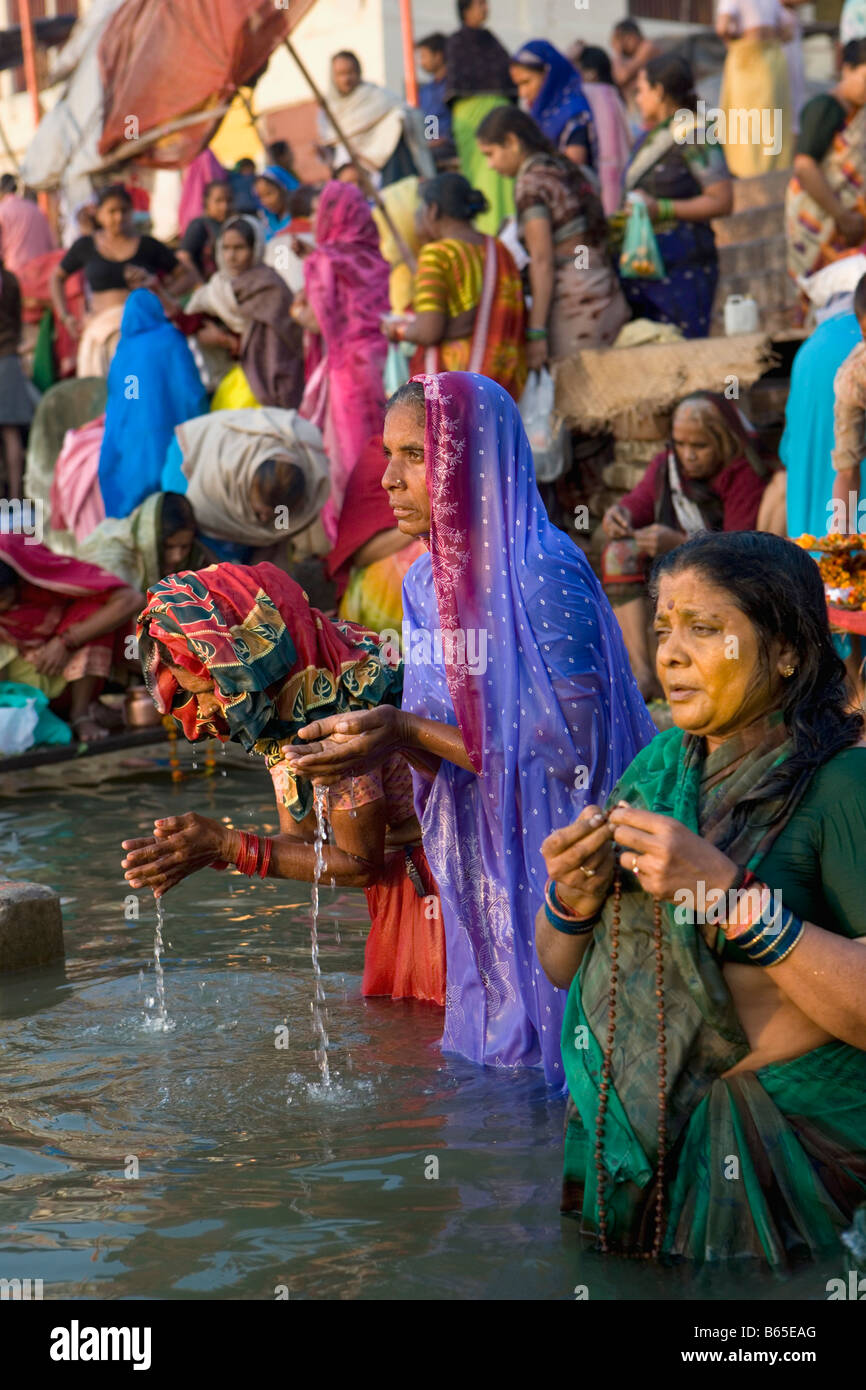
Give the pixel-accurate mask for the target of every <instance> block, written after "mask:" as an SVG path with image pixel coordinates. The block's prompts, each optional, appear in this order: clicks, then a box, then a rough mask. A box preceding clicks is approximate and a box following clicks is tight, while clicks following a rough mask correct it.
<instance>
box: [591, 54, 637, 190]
mask: <svg viewBox="0 0 866 1390" xmlns="http://www.w3.org/2000/svg"><path fill="white" fill-rule="evenodd" d="M577 66H578V69H579V71H580V75H581V77H582V78H583V94H584V96H585V97H586V99H587V101H588V102H589V109H590V111H591V112H592V123H593V125H594V126H595V134H596V139H597V140H598V169H597V173H598V178H599V183H600V185H601V202H602V206H603V208H604V210H605V212H606V213H607V215H608V217H610V216H611V214H612V213H614V212H616V210H617V208H618V207H619V206H620V205H621V203H622V181H623V176H624V174H625V170H626V165H627V164H628V161H629V155H630V154H631V147H632V143H633V142H632V138H631V133H630V131H629V128H628V113H627V111H626V107H625V102H624V101H623V99H622V97H621V96H620V94H619V90H618V89H617V87H616V86H615V85H614V81H613V72H612V70H611V66H610V58H609V57H608V56H607V54H606V53H605V51H604V49H603V48H584V49H583V51H582V53H581V55H580V58H579V59H578V64H577Z"/></svg>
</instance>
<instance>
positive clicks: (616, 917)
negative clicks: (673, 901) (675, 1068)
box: [595, 865, 667, 1260]
mask: <svg viewBox="0 0 866 1390" xmlns="http://www.w3.org/2000/svg"><path fill="white" fill-rule="evenodd" d="M621 906H622V879H621V874H620V868H619V865H617V868H616V872H615V874H614V880H613V913H612V917H611V929H610V990H609V992H608V1013H607V1040H606V1042H605V1045H604V1061H603V1064H602V1069H601V1084H600V1086H599V1089H598V1113H597V1115H596V1121H595V1172H596V1184H597V1197H596V1202H597V1206H598V1236H599V1244H600V1247H601V1252H602V1254H603V1255H607V1254H610V1246H609V1244H608V1238H607V1199H606V1197H605V1181H606V1176H607V1175H606V1172H605V1167H604V1122H605V1118H606V1116H607V1098H608V1092H609V1090H610V1078H611V1070H612V1058H613V1040H614V1035H615V1033H616V991H617V983H618V980H617V976H618V972H619V928H620V911H621ZM653 946H654V949H655V963H656V971H655V982H656V1019H657V1021H658V1029H657V1045H658V1062H659V1065H658V1083H659V1084H658V1106H659V1118H658V1165H657V1168H656V1183H657V1187H656V1203H655V1207H656V1210H655V1237H654V1239H653V1246H652V1250H647V1251H641V1252H639V1253H637V1254H636V1255H635V1256H634V1258H635V1259H646V1260H657V1259H658V1257H659V1255H660V1254H661V1248H662V1241H663V1240H664V1229H665V1228H664V1178H665V1148H666V1145H667V1107H666V1101H665V1079H666V1076H667V1065H666V1056H667V1050H666V1044H665V994H664V956H663V953H662V905H661V902H660V900H659V899H658V898H656V899H654V901H653Z"/></svg>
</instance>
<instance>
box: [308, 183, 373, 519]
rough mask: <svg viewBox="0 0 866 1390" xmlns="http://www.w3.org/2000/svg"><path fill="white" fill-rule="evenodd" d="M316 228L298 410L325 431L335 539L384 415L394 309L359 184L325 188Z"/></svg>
mask: <svg viewBox="0 0 866 1390" xmlns="http://www.w3.org/2000/svg"><path fill="white" fill-rule="evenodd" d="M314 232H315V238H316V245H315V250H313V251H311V252H310V254H309V255H308V256H307V258H306V260H305V261H304V293H303V294H300V295H296V296H295V299H294V302H293V304H292V317H293V318H295V319H296V320H297V321H298V323H301V324H303V326H304V328H305V329H307V331H308V335H309V340H310V341H309V342H308V344H307V385H306V390H305V391H304V399H303V401H302V402H301V414H302V415H303V416H304V417H305V418H306V419H308V420H312V422H313V424H315V425H318V427H319V429H320V430H321V431H322V437H323V440H324V444H325V452H326V453H327V455H328V458H329V459H330V461H331V496H330V499H329V501H328V503H327V505H326V507H325V508H324V510H323V512H322V522H323V525H324V527H325V531H326V532H327V534H328V538H329V540H330V541H331V542H332V543H333V540H334V538H335V536H336V527H337V518H338V517H339V514H340V509H341V507H342V505H343V496H344V494H345V491H346V482H347V480H348V478H349V474H350V473H351V472H352V469H353V468H354V467H355V464H356V463H357V462H358V459H359V458H360V456H361V454H362V453H363V450H364V445H365V444H366V443H367V440H368V439H369V438H370V436H371V434H376V433H381V430H382V425H383V422H384V419H385V388H384V385H383V380H382V374H383V371H384V368H385V358H386V356H387V352H388V343H387V340H386V338H385V337H384V335H383V333H382V331H381V328H380V326H379V325H380V320H381V319H382V316H383V315H384V314H387V313H388V312H389V310H390V307H391V305H390V299H389V296H388V280H389V275H390V267H389V266H388V263H387V261H385V260H384V259H383V257H382V255H381V254H380V251H379V234H378V232H377V230H376V224H375V222H374V221H373V218H372V215H371V213H370V209H369V207H368V206H367V203H366V200H365V198H364V195H363V193H362V192H361V190H360V189H359V188H358V187H356V186H355V185H354V184H350V183H337V182H331V183H328V184H326V185H325V187H324V190H323V192H322V194H321V196H320V198H319V205H318V208H317V210H316V221H315V228H314Z"/></svg>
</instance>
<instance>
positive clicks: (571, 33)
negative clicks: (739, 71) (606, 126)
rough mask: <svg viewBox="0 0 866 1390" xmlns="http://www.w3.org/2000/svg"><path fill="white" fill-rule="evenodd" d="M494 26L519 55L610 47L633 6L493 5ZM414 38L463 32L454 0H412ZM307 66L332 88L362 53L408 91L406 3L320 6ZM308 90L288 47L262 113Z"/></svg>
mask: <svg viewBox="0 0 866 1390" xmlns="http://www.w3.org/2000/svg"><path fill="white" fill-rule="evenodd" d="M490 11H491V12H490V27H491V29H492V30H493V31H494V33H495V34H496V35H497V37H498V38H499V39H500V40H501V41H502V43H503V44H504V45H505V47H506V48H507V49H508V50H509V51H512V50H513V49H515V48H517V47H519V45H520V44H521V43H522V42H525V41H526V40H527V39H537V38H546V39H549V40H550V41H551V43H555V44H556V45H557V47H560V48H566V47H568V45H569V44H571V43H573V42H574V41H575V39H577V38H583V39H585V40H586V41H587V42H588V43H589V42H591V43H596V44H602V45H605V46H606V45H607V41H608V39H609V37H610V31H611V28H612V26H613V25H614V24H615V23H616V21H617V20H618V19H622V18H624V17H625V15H626V14H627V13H628V5H627V3H626V0H588V4H587V8H584V9H577V8H575V6H574V4H573V3H572V0H491V6H490ZM412 23H413V29H414V37H415V39H416V40H417V39H419V38H423V37H424V35H425V34H429V33H432V32H434V31H435V30H439V31H440V32H442V33H444V34H449V33H452V32H453V30H455V29H456V28H457V6H456V2H455V0H413V3H412ZM644 27H645V29H646V31H647V33H649V34H657V33H664V32H666V31H668V32H669V31H674V32H676V31H677V30H678V29H679V26H677V25H671V24H653V23H652V22H647V23H646V24H645V26H644ZM293 42H296V43H297V47H298V51H299V52H300V54H301V56H302V58H303V60H304V62H305V63H306V64H307V65H308V67H309V69H310V72H311V73H312V75H313V77H314V78H315V80H316V81H317V82H319V83H320V84H322V85H326V84H327V81H328V73H329V64H330V59H331V55H332V54H333V53H336V52H337V51H338V49H341V48H348V49H351V50H352V51H353V52H355V53H357V55H358V57H359V58H360V60H361V66H362V68H363V71H364V75H365V77H368V78H369V79H370V81H371V82H381V83H383V84H384V85H385V86H387V87H390V88H391V89H392V90H393V91H396V92H400V93H402V92H403V90H404V80H403V49H402V37H401V30H400V7H399V0H318V3H317V4H316V5H314V7H313V9H312V10H311V11H310V12H309V14H307V15H305V17H304V18H303V19H302V20H301V22H300V24H299V25H298V28H297V29H296V30H295V34H294V36H293ZM308 98H309V90H308V88H307V87H306V85H305V83H304V80H303V78H302V77H301V76H300V74H299V73H298V71H297V69H296V68H295V66H294V64H293V62H292V60H291V58H290V57H289V55H288V53H286V51H285V50H284V49H283V50H281V51H280V52H278V53H275V54H274V56H273V58H272V59H271V62H270V66H269V68H268V71H267V73H266V74H265V77H264V78H263V79H262V80H261V82H260V83H259V85H258V87H257V89H256V106H257V110H260V111H266V110H268V109H269V108H273V107H276V106H286V105H291V104H293V103H294V102H299V101H306V100H308Z"/></svg>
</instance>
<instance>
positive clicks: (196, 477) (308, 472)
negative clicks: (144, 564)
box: [162, 407, 331, 565]
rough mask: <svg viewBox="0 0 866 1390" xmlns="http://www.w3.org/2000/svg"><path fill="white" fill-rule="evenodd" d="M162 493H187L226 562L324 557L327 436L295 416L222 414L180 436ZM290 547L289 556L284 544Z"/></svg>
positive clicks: (190, 423) (208, 540)
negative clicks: (322, 519) (321, 516)
mask: <svg viewBox="0 0 866 1390" xmlns="http://www.w3.org/2000/svg"><path fill="white" fill-rule="evenodd" d="M162 482H163V487H164V489H165V490H168V491H175V492H182V493H185V494H186V496H187V498H188V500H189V502H190V504H191V505H192V509H193V511H194V512H195V516H196V522H197V524H198V530H199V534H200V535H201V537H202V539H203V540H204V541H205V544H207V545H208V546H209V547H210V548H211V549H212V550H213V551H214V552H215V554H217V555H218V556H219V557H220V558H221V559H227V560H238V561H240V562H241V563H244V564H246V563H258V562H259V561H260V560H271V561H272V562H273V563H276V564H280V563H282V564H284V565H285V564H286V563H289V562H294V561H297V560H299V559H302V558H304V557H305V556H307V555H310V554H324V553H325V551H326V550H327V548H328V547H327V541H326V539H325V534H324V531H323V530H322V526H321V523H320V522H319V520H318V518H319V513H320V512H321V510H322V507H323V506H324V504H325V502H326V501H327V498H328V493H329V492H330V486H331V485H330V479H329V465H328V458H327V455H326V454H325V451H324V449H323V447H322V436H321V434H320V433H319V430H318V429H317V428H316V426H315V425H314V424H312V423H311V422H310V421H309V420H304V419H302V418H301V416H300V415H299V414H298V412H297V411H296V410H277V409H274V408H273V407H268V408H264V409H261V410H220V411H216V412H214V411H212V412H211V413H210V414H209V415H200V416H197V417H196V418H195V419H193V420H187V421H186V423H185V424H184V425H182V426H180V427H179V428H178V429H177V430H175V439H174V441H173V443H172V446H171V448H170V450H169V454H168V458H167V460H166V465H165V469H164V471H163V478H162ZM287 541H290V542H291V546H290V547H289V553H287V552H286V542H287Z"/></svg>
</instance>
